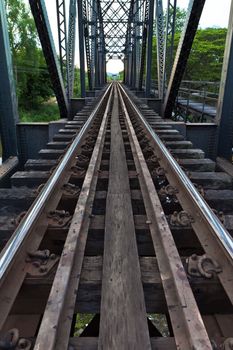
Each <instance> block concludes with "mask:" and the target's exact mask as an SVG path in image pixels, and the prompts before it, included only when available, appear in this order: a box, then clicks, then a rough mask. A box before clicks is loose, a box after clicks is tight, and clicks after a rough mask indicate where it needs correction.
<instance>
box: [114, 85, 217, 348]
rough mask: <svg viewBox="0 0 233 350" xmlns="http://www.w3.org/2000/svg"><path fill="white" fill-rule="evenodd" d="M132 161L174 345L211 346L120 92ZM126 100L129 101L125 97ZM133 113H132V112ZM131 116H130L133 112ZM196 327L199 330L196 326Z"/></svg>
mask: <svg viewBox="0 0 233 350" xmlns="http://www.w3.org/2000/svg"><path fill="white" fill-rule="evenodd" d="M120 101H121V105H122V110H123V113H124V117H125V121H126V125H127V130H128V135H129V140H130V144H131V148H132V152H133V158H134V163H135V167H136V171H137V174H138V175H139V177H138V179H139V183H140V188H141V192H142V197H143V201H144V205H145V211H146V216H147V219H148V222H150V224H149V228H150V233H151V239H152V242H153V246H154V251H155V255H156V258H157V263H158V267H159V271H160V277H161V282H162V285H163V291H164V296H165V299H166V303H167V309H168V312H169V315H170V319H171V323H172V327H173V332H174V337H175V341H176V345H177V348H179V349H180V350H191V349H203V350H204V349H205V350H207V349H208V350H210V349H212V346H211V343H210V340H209V337H208V334H207V331H206V328H205V326H204V323H203V320H202V317H201V314H200V311H199V309H198V306H197V303H196V301H195V298H194V295H193V292H192V289H191V286H190V284H189V282H188V276H187V274H186V272H185V269H184V266H183V264H182V261H181V257H180V255H179V252H178V250H177V247H176V244H175V241H174V238H173V235H172V232H171V229H170V227H169V224H168V221H167V219H166V216H165V213H164V211H163V208H162V204H161V202H160V199H159V196H158V193H157V191H156V189H155V185H154V183H153V179H152V177H151V174H150V171H149V169H148V166H147V163H146V160H145V158H144V155H143V151H142V149H141V146H140V144H139V141H138V139H137V135H136V132H135V129H134V128H135V126H133V124H132V120H131V117H130V114H131V113H130V111H129V110H127V107H126V101H124V100H123V97H122V92H120ZM127 102H128V101H127ZM131 115H132V114H131ZM132 117H133V116H132ZM197 329H198V332H196V330H197Z"/></svg>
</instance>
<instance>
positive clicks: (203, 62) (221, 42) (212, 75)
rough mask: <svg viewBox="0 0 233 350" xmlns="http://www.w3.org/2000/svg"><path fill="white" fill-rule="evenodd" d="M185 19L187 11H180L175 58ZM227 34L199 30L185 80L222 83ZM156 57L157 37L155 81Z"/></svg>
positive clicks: (155, 62) (221, 30)
mask: <svg viewBox="0 0 233 350" xmlns="http://www.w3.org/2000/svg"><path fill="white" fill-rule="evenodd" d="M185 17H186V13H185V11H183V10H180V9H178V10H177V18H178V20H177V22H176V33H175V40H174V56H175V53H176V50H177V47H178V44H179V40H180V36H181V32H182V28H183V26H184V22H185ZM226 34H227V29H226V28H205V29H201V28H200V29H198V30H197V33H196V36H195V39H194V42H193V45H192V49H191V52H190V55H189V59H188V63H187V67H186V70H185V73H184V76H183V80H193V81H213V82H218V81H220V78H221V70H222V62H223V56H224V50H225V40H226ZM156 57H157V54H156V37H154V38H153V62H152V76H153V77H155V80H157V79H156V77H157V59H156Z"/></svg>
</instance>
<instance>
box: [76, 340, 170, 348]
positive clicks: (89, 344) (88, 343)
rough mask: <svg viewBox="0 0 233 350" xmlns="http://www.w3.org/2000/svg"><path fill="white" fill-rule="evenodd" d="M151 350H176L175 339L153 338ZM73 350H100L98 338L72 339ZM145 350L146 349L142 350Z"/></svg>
mask: <svg viewBox="0 0 233 350" xmlns="http://www.w3.org/2000/svg"><path fill="white" fill-rule="evenodd" d="M150 340H151V349H152V350H168V349H169V350H176V345H175V341H174V338H169V337H166V338H163V337H161V338H151V339H150ZM69 344H70V345H71V346H72V349H73V350H84V349H85V350H97V349H98V338H95V337H90V338H88V337H79V338H71V339H70V343H69ZM140 350H144V349H140Z"/></svg>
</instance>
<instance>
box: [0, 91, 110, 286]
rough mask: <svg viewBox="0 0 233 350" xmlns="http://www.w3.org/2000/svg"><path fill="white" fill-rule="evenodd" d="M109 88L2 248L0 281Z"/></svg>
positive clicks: (72, 155)
mask: <svg viewBox="0 0 233 350" xmlns="http://www.w3.org/2000/svg"><path fill="white" fill-rule="evenodd" d="M110 88H111V85H109V87H108V88H107V90H106V91H105V93H104V95H103V97H102V98H101V100H100V101H99V103H98V104H97V106H96V107H95V109H94V110H93V112H92V113H91V115H90V116H89V118H88V120H87V121H86V123H85V124H84V125H83V127H82V128H81V130H80V132H79V134H78V135H77V136H76V138H75V139H74V141H73V143H72V144H71V146H70V147H69V149H68V150H67V152H66V153H65V155H64V157H63V159H62V160H61V162H60V164H59V165H58V166H57V168H56V169H55V171H54V173H53V174H52V176H51V177H50V178H49V179H48V181H47V182H46V184H45V186H44V187H43V189H42V190H41V192H40V194H39V195H38V197H37V198H36V199H35V201H34V203H33V206H32V207H31V208H30V209H29V211H28V212H27V214H26V215H25V217H24V218H23V220H22V221H21V223H20V224H19V226H18V227H17V228H16V230H15V232H14V234H13V236H12V238H11V239H10V241H9V243H8V244H7V245H6V247H5V248H4V249H3V251H2V252H1V254H0V283H1V282H2V280H3V278H4V276H5V274H6V273H7V271H8V270H9V268H10V266H11V264H12V262H13V260H14V257H15V256H16V255H17V253H18V252H19V250H20V247H21V245H22V243H23V241H24V240H25V239H26V237H27V236H28V235H29V233H30V231H31V229H32V228H33V225H34V224H35V221H36V220H37V219H38V217H39V216H40V214H41V213H42V212H43V209H44V207H45V205H46V202H47V201H48V200H49V198H50V196H51V194H52V193H53V191H54V190H55V188H56V185H57V184H58V181H59V178H60V176H61V174H62V173H63V171H64V170H65V168H66V165H67V164H68V163H69V161H70V160H71V159H72V158H73V157H74V154H75V151H76V149H77V146H78V145H79V144H80V142H81V141H82V137H83V135H84V134H85V132H86V130H87V129H88V127H89V126H90V124H91V122H92V121H93V119H94V117H95V115H96V113H97V112H98V110H99V109H100V107H101V105H102V103H103V101H104V99H105V97H106V96H107V94H108V93H109V91H110Z"/></svg>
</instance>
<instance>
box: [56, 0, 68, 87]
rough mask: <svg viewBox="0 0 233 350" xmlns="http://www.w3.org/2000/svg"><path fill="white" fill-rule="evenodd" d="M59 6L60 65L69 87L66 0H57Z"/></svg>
mask: <svg viewBox="0 0 233 350" xmlns="http://www.w3.org/2000/svg"><path fill="white" fill-rule="evenodd" d="M56 6H57V28H58V44H59V56H60V67H61V72H62V76H63V81H64V85H65V87H66V89H68V79H69V77H68V50H67V28H66V8H65V0H56Z"/></svg>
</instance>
